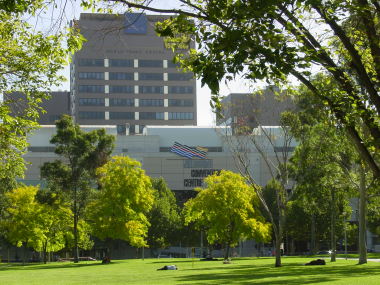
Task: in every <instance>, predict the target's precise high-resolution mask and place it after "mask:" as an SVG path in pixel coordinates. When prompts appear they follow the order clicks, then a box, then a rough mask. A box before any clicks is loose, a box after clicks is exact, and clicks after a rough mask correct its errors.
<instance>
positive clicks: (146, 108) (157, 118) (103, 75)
mask: <svg viewBox="0 0 380 285" xmlns="http://www.w3.org/2000/svg"><path fill="white" fill-rule="evenodd" d="M166 18H167V16H160V15H145V14H139V13H130V14H128V13H127V14H125V15H116V14H114V15H112V14H111V15H110V14H81V16H80V19H79V20H75V21H73V23H72V24H73V25H75V26H77V27H78V28H79V29H80V31H81V33H82V34H83V36H84V37H85V38H86V40H87V41H86V42H85V43H84V45H83V48H82V49H81V50H80V51H78V52H77V53H75V55H74V57H73V61H72V65H71V76H70V77H71V113H72V114H73V115H74V117H75V119H76V122H77V123H79V124H84V125H115V126H117V132H118V133H119V134H138V133H142V130H143V127H144V126H146V125H182V126H189V125H194V126H195V125H196V124H197V112H196V104H197V102H196V80H195V79H194V78H193V74H192V73H184V72H183V71H181V70H179V69H178V66H177V65H176V64H174V63H173V61H172V59H173V56H174V54H173V52H172V51H171V49H170V47H169V46H168V45H167V44H166V43H165V42H164V40H163V39H162V38H160V37H158V36H157V35H156V33H155V31H154V27H155V23H156V22H158V21H162V20H165V19H166ZM189 45H192V43H191V42H190V44H189ZM189 48H190V46H189Z"/></svg>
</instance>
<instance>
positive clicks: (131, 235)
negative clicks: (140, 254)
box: [87, 156, 154, 247]
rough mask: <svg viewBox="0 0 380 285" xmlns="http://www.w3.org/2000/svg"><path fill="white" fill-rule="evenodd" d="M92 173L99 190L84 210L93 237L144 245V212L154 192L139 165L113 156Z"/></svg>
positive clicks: (145, 213)
mask: <svg viewBox="0 0 380 285" xmlns="http://www.w3.org/2000/svg"><path fill="white" fill-rule="evenodd" d="M96 173H97V174H98V175H99V183H100V185H101V188H100V190H99V192H98V193H96V194H95V198H94V199H93V200H92V201H91V203H90V204H89V205H88V208H87V218H88V220H89V223H90V225H91V227H92V231H93V234H94V235H95V236H96V237H98V238H100V239H101V240H104V239H107V238H110V239H121V240H125V241H128V242H129V243H130V244H131V245H132V246H136V247H143V246H144V247H145V246H147V243H146V240H145V237H146V235H147V232H148V227H149V221H148V218H147V213H149V211H150V209H151V208H152V206H153V202H154V192H153V189H152V184H151V182H150V178H149V177H148V176H146V175H145V171H144V170H143V169H141V164H140V163H139V162H138V161H136V160H134V159H131V158H129V157H127V156H126V157H123V156H114V157H113V158H112V160H111V161H109V162H107V163H106V164H105V165H103V166H101V167H99V168H98V169H97V171H96Z"/></svg>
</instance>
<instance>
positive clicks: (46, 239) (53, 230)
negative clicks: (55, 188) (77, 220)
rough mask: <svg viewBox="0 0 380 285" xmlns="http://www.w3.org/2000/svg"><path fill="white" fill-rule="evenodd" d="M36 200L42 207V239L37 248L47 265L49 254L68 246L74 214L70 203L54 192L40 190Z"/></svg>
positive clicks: (40, 216) (40, 221) (40, 218)
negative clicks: (68, 233)
mask: <svg viewBox="0 0 380 285" xmlns="http://www.w3.org/2000/svg"><path fill="white" fill-rule="evenodd" d="M36 199H37V201H38V202H39V203H40V206H41V212H40V215H39V216H38V219H39V225H40V228H41V238H40V241H39V243H38V244H37V246H36V247H35V248H36V250H38V251H42V253H43V261H44V263H46V262H47V253H48V252H56V251H59V250H61V249H63V248H64V247H65V246H66V243H67V232H70V231H72V228H73V217H72V216H73V213H72V211H71V210H70V207H69V205H68V203H67V202H64V201H63V200H62V199H61V197H60V196H59V195H57V194H56V193H54V192H52V191H46V190H45V189H40V190H39V191H38V192H37V196H36Z"/></svg>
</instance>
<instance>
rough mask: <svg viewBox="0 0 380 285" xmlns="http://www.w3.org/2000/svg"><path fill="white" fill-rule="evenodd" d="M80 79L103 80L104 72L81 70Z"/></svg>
mask: <svg viewBox="0 0 380 285" xmlns="http://www.w3.org/2000/svg"><path fill="white" fill-rule="evenodd" d="M79 79H95V80H103V79H104V72H79Z"/></svg>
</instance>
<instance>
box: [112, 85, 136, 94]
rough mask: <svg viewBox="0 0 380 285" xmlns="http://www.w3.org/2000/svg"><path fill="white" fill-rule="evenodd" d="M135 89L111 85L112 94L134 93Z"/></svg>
mask: <svg viewBox="0 0 380 285" xmlns="http://www.w3.org/2000/svg"><path fill="white" fill-rule="evenodd" d="M134 91H135V88H134V87H133V86H125V85H111V86H110V93H134Z"/></svg>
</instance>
